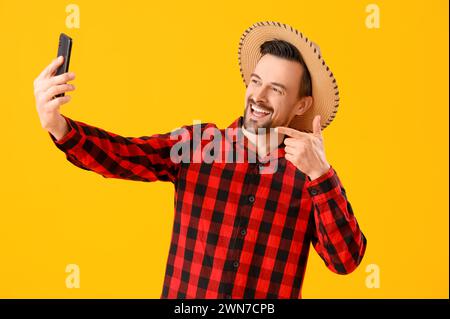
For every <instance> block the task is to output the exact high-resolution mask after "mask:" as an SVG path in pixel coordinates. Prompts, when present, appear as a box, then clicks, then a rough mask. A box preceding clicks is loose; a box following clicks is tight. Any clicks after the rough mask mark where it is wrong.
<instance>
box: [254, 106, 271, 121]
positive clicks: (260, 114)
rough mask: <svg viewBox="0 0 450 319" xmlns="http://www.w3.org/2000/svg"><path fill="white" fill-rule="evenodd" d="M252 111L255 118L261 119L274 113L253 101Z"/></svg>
mask: <svg viewBox="0 0 450 319" xmlns="http://www.w3.org/2000/svg"><path fill="white" fill-rule="evenodd" d="M250 113H251V115H252V117H253V118H255V119H261V118H264V117H266V116H269V115H271V114H272V112H271V111H268V110H266V109H263V108H261V107H259V106H257V105H255V104H253V103H250Z"/></svg>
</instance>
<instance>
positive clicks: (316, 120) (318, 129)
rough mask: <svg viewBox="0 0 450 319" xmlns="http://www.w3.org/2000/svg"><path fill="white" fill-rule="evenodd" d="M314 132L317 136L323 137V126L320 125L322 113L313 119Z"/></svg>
mask: <svg viewBox="0 0 450 319" xmlns="http://www.w3.org/2000/svg"><path fill="white" fill-rule="evenodd" d="M312 126H313V134H314V135H315V136H317V137H322V128H321V126H320V115H316V116H315V117H314V120H313V124H312Z"/></svg>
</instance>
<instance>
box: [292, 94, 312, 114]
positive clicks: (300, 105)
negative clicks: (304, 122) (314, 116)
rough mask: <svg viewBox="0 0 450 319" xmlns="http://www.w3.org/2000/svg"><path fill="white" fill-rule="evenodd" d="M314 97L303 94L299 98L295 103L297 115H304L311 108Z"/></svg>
mask: <svg viewBox="0 0 450 319" xmlns="http://www.w3.org/2000/svg"><path fill="white" fill-rule="evenodd" d="M313 101H314V99H313V97H312V96H303V97H302V98H300V100H298V102H297V103H296V104H295V115H302V114H304V113H305V112H306V111H308V110H309V108H310V107H311V106H312V104H313Z"/></svg>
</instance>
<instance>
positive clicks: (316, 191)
mask: <svg viewBox="0 0 450 319" xmlns="http://www.w3.org/2000/svg"><path fill="white" fill-rule="evenodd" d="M310 193H311V195H313V196H314V195H317V194H318V193H319V191H318V190H317V189H315V188H313V189H311V191H310Z"/></svg>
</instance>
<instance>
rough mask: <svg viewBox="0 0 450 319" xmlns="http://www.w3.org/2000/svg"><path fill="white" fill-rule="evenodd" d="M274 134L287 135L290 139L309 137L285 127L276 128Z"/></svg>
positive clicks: (306, 134)
mask: <svg viewBox="0 0 450 319" xmlns="http://www.w3.org/2000/svg"><path fill="white" fill-rule="evenodd" d="M275 132H276V133H280V134H284V135H287V136H290V137H295V138H300V137H305V136H308V135H309V134H308V133H304V132H300V131H297V130H294V129H293V128H290V127H285V126H278V127H276V128H275Z"/></svg>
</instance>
